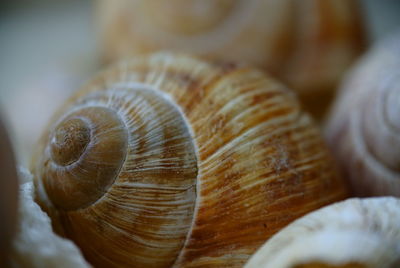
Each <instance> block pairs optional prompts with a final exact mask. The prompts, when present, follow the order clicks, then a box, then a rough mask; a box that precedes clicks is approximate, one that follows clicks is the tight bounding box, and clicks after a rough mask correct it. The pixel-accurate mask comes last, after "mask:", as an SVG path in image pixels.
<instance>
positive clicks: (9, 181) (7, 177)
mask: <svg viewBox="0 0 400 268" xmlns="http://www.w3.org/2000/svg"><path fill="white" fill-rule="evenodd" d="M0 119H1V118H0ZM17 207H18V176H17V170H16V163H15V158H14V153H13V149H12V145H11V141H10V139H9V136H8V134H7V130H6V128H5V126H4V124H3V123H2V120H0V221H1V223H0V263H2V264H4V263H6V261H8V260H7V259H8V255H9V249H10V246H11V240H12V238H13V237H14V234H15V229H16V228H15V226H16V224H17Z"/></svg>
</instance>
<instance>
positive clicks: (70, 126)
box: [50, 118, 90, 166]
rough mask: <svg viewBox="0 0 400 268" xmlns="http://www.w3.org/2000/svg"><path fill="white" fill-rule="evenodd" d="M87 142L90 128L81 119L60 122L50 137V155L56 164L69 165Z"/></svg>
mask: <svg viewBox="0 0 400 268" xmlns="http://www.w3.org/2000/svg"><path fill="white" fill-rule="evenodd" d="M89 142H90V128H89V126H88V125H87V124H86V123H85V122H84V121H83V120H82V119H78V118H74V119H70V120H67V121H66V122H61V123H60V125H58V126H57V127H56V129H55V130H54V135H53V138H52V139H51V145H50V147H51V156H52V158H53V160H54V162H55V163H56V164H58V165H61V166H68V165H71V164H72V163H74V162H76V161H77V160H78V159H79V157H80V156H81V155H82V154H83V152H84V151H85V149H86V146H87V145H88V144H89Z"/></svg>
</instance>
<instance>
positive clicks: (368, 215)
mask: <svg viewBox="0 0 400 268" xmlns="http://www.w3.org/2000/svg"><path fill="white" fill-rule="evenodd" d="M313 262H318V263H323V264H327V265H346V264H349V263H357V264H363V265H366V267H376V268H378V267H380V268H384V267H398V266H394V265H395V264H399V263H400V200H399V199H397V198H393V197H380V198H368V199H349V200H346V201H343V202H340V203H336V204H334V205H330V206H328V207H325V208H322V209H319V210H317V211H315V212H312V213H310V214H308V215H306V216H304V217H302V218H300V219H298V220H296V221H295V222H293V223H291V224H290V225H289V226H287V227H286V228H284V229H282V230H281V231H280V232H279V233H278V234H276V235H275V236H273V237H272V238H271V239H270V240H269V241H268V242H267V243H265V244H264V245H263V246H262V247H261V248H260V249H259V250H258V251H257V252H256V253H255V254H254V255H253V257H252V258H251V259H250V260H249V262H248V263H247V264H246V266H245V267H246V268H255V267H258V268H261V267H263V268H286V267H287V268H289V267H294V265H299V264H308V263H313ZM327 267H331V266H327ZM335 267H336V266H335Z"/></svg>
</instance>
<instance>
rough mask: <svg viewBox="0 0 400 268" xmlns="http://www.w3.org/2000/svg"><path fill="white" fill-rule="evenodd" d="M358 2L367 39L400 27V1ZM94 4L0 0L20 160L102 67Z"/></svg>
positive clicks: (0, 75)
mask: <svg viewBox="0 0 400 268" xmlns="http://www.w3.org/2000/svg"><path fill="white" fill-rule="evenodd" d="M338 1H340V0H338ZM360 2H361V4H362V8H363V14H364V17H365V20H366V27H367V32H368V39H369V42H370V43H373V42H374V41H376V40H378V39H380V38H382V37H383V36H385V35H386V34H388V33H390V32H392V31H394V30H396V28H399V26H400V15H399V14H400V1H396V0H379V1H377V0H361V1H360ZM95 5H96V1H88V0H57V1H54V0H31V1H29V0H2V1H0V59H1V61H0V110H1V114H2V117H3V119H4V120H5V121H6V123H7V125H8V127H9V128H8V129H9V132H10V134H11V135H12V137H13V140H14V145H15V147H16V149H17V158H18V160H19V162H20V163H21V164H23V165H26V164H27V162H28V159H29V158H30V152H31V150H32V147H33V145H34V143H35V142H36V141H37V139H38V137H39V136H40V133H41V131H42V130H43V128H44V127H45V125H46V123H47V121H48V120H49V117H51V115H52V113H53V112H54V110H55V109H56V108H57V107H58V106H59V105H60V103H62V102H63V101H64V99H65V98H67V97H68V96H69V95H70V94H71V92H72V91H74V90H76V89H78V88H79V87H80V85H81V84H82V83H84V82H85V81H86V80H88V79H90V77H91V76H92V75H93V74H95V73H96V72H98V71H99V70H100V69H102V68H103V66H102V65H101V64H100V56H99V49H100V48H99V45H98V38H99V37H98V28H97V27H96V16H95V15H96V8H95Z"/></svg>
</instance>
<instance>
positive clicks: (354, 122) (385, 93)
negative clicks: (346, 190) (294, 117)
mask: <svg viewBox="0 0 400 268" xmlns="http://www.w3.org/2000/svg"><path fill="white" fill-rule="evenodd" d="M399 56H400V32H398V33H397V34H394V35H393V36H390V37H388V38H387V39H386V40H385V41H381V43H379V44H378V45H376V46H375V47H374V48H373V49H372V50H371V51H370V52H369V53H368V54H367V55H365V56H364V57H363V58H362V59H361V60H360V62H359V63H358V64H357V65H356V66H355V68H354V69H353V70H352V72H351V73H350V74H349V75H348V77H347V78H346V80H345V82H344V83H343V86H342V89H341V92H340V96H339V98H338V99H337V101H336V103H335V105H334V107H333V110H332V112H331V115H330V118H329V121H328V124H327V126H326V131H325V132H326V137H327V140H328V141H329V144H330V146H331V148H332V150H333V152H334V153H335V155H336V157H337V159H338V161H339V164H340V165H341V167H342V169H343V172H344V174H345V175H346V176H347V177H348V178H349V180H350V182H351V184H352V188H353V191H354V194H355V195H357V196H379V195H393V196H400V161H399V159H400V117H399V114H400V86H399V83H400V71H399V68H400V57H399Z"/></svg>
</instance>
